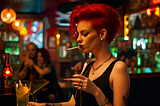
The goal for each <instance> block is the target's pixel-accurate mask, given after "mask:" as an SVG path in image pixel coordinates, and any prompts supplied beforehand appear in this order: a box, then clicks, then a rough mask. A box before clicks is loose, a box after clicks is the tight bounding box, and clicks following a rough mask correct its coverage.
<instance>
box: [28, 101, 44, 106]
mask: <svg viewBox="0 0 160 106" xmlns="http://www.w3.org/2000/svg"><path fill="white" fill-rule="evenodd" d="M28 104H29V106H46V104H45V103H36V102H29V103H28Z"/></svg>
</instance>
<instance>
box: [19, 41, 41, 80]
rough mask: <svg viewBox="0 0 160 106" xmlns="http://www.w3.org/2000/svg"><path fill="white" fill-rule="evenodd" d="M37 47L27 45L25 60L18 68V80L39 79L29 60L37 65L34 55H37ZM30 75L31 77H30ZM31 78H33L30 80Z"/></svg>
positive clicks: (30, 44) (31, 44)
mask: <svg viewBox="0 0 160 106" xmlns="http://www.w3.org/2000/svg"><path fill="white" fill-rule="evenodd" d="M37 49H38V48H37V45H36V44H34V43H32V42H30V43H28V44H27V58H26V60H25V61H23V63H22V65H21V66H20V69H19V73H18V78H19V79H21V80H31V81H33V80H34V79H37V78H39V74H38V73H37V71H36V70H35V69H34V67H33V66H31V65H30V64H31V63H30V60H33V61H34V63H37V60H36V54H37ZM31 75H32V76H31ZM31 77H33V78H31Z"/></svg>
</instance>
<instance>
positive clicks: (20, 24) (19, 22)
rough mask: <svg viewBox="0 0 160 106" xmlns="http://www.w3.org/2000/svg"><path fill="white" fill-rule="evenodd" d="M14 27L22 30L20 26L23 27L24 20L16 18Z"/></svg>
mask: <svg viewBox="0 0 160 106" xmlns="http://www.w3.org/2000/svg"><path fill="white" fill-rule="evenodd" d="M12 27H13V29H14V30H17V31H18V30H20V28H21V27H22V22H21V20H15V21H14V22H13V23H12Z"/></svg>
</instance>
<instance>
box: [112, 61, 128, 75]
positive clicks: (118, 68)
mask: <svg viewBox="0 0 160 106" xmlns="http://www.w3.org/2000/svg"><path fill="white" fill-rule="evenodd" d="M113 72H115V73H119V72H120V73H123V72H127V65H126V63H125V62H123V61H117V62H116V63H115V65H114V67H113Z"/></svg>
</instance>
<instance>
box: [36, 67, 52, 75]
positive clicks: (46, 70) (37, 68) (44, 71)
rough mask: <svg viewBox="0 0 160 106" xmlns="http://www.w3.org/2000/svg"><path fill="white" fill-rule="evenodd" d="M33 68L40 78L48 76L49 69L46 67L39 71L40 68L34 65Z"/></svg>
mask: <svg viewBox="0 0 160 106" xmlns="http://www.w3.org/2000/svg"><path fill="white" fill-rule="evenodd" d="M34 68H35V70H36V71H37V72H38V73H39V74H40V75H41V76H44V75H46V74H48V73H50V72H51V69H50V68H48V67H46V68H44V69H41V68H40V67H39V66H37V65H36V64H34Z"/></svg>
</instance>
